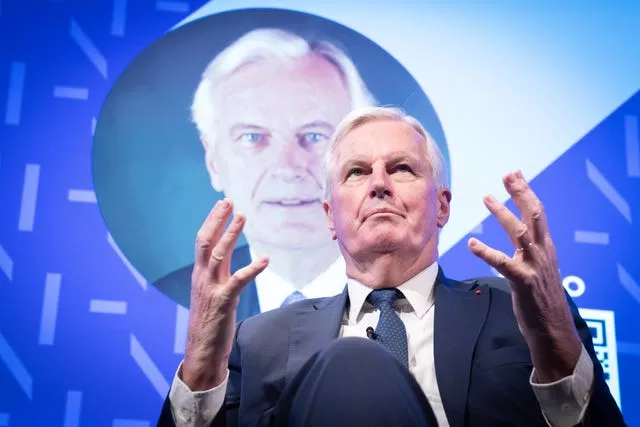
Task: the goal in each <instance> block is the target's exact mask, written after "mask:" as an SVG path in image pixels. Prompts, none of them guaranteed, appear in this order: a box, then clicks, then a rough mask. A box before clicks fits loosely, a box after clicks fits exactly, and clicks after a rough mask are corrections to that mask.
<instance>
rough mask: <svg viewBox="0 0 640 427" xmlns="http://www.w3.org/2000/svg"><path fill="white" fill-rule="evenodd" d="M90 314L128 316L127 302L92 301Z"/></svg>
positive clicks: (90, 302)
mask: <svg viewBox="0 0 640 427" xmlns="http://www.w3.org/2000/svg"><path fill="white" fill-rule="evenodd" d="M89 312H91V313H103V314H127V302H126V301H107V300H102V299H92V300H91V301H89Z"/></svg>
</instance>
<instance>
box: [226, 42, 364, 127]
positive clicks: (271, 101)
mask: <svg viewBox="0 0 640 427" xmlns="http://www.w3.org/2000/svg"><path fill="white" fill-rule="evenodd" d="M213 96H214V102H215V103H216V104H217V105H223V106H224V108H221V109H219V110H218V115H219V116H222V117H224V118H227V119H230V120H233V119H234V118H235V117H242V118H243V119H244V120H252V121H260V120H269V119H272V118H273V117H274V116H278V115H280V116H282V115H285V116H289V117H291V116H292V117H296V118H298V120H299V121H304V120H309V121H312V120H318V115H322V116H323V117H322V118H323V119H325V120H327V121H330V122H335V123H336V124H337V122H338V121H339V120H340V119H341V118H342V117H343V116H344V115H346V113H347V112H348V111H349V107H350V103H351V101H350V97H349V93H348V91H347V88H346V85H345V82H344V79H343V76H342V74H341V73H340V71H339V70H338V69H337V68H336V67H335V66H334V65H333V64H332V63H330V62H329V61H328V60H326V59H324V58H322V57H320V56H318V55H313V54H311V55H306V56H304V57H301V58H296V59H289V58H272V59H262V60H258V61H256V62H253V63H249V64H247V65H244V66H242V67H240V68H239V69H238V70H236V71H234V72H233V73H231V74H230V75H228V76H226V77H224V78H223V79H221V80H219V81H218V82H217V84H216V87H215V88H214V93H213Z"/></svg>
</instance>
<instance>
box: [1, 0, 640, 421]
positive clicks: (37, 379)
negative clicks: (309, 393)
mask: <svg viewBox="0 0 640 427" xmlns="http://www.w3.org/2000/svg"><path fill="white" fill-rule="evenodd" d="M203 3H204V2H202V1H197V0H190V1H188V2H180V1H176V2H162V1H150V0H138V1H132V0H129V1H127V0H112V1H106V0H95V1H91V2H85V1H80V0H78V1H63V0H59V1H54V0H51V1H47V0H38V1H36V0H34V1H18V0H14V1H6V0H5V1H2V2H1V3H0V426H3V425H11V426H66V427H72V426H120V427H123V426H129V427H132V426H139V427H142V426H145V425H152V424H153V423H154V422H155V419H156V417H157V414H158V413H159V409H160V406H161V404H162V400H163V398H164V394H165V393H166V391H167V388H168V384H169V381H170V379H171V377H172V376H173V373H174V371H175V368H176V367H177V365H178V363H179V361H180V360H181V358H182V353H181V352H182V348H183V340H184V334H183V333H182V332H181V331H183V330H184V325H185V323H184V322H185V319H186V312H185V310H184V309H182V308H180V307H178V306H177V305H176V304H175V303H174V302H172V301H170V300H169V299H168V298H167V297H165V296H164V295H162V294H161V293H160V292H158V291H157V290H155V288H153V287H152V286H150V285H148V283H147V282H146V281H145V280H144V279H143V278H141V277H140V276H139V275H137V273H136V272H135V270H132V269H131V268H130V265H129V264H128V262H127V261H126V260H125V259H124V258H123V257H122V256H121V254H120V253H119V250H118V249H117V246H116V245H115V244H114V243H113V240H112V239H111V238H110V235H109V231H108V229H107V227H106V225H105V223H104V221H103V219H102V217H101V215H100V212H99V210H98V207H97V205H96V204H95V199H92V185H93V180H92V175H91V147H92V145H91V144H92V130H93V127H94V125H95V119H96V117H97V116H98V114H99V111H100V107H101V105H102V103H103V102H104V100H105V97H106V96H107V94H108V92H109V90H110V88H111V87H112V86H113V84H114V82H115V80H116V79H117V77H118V76H119V75H120V73H121V72H122V71H123V70H124V68H125V67H126V66H127V64H128V63H129V62H130V61H132V60H133V59H134V58H135V57H136V56H137V55H138V54H139V53H140V52H141V51H142V50H144V49H145V48H146V47H147V46H149V45H150V44H151V43H152V42H154V40H156V39H157V38H158V37H160V36H162V35H163V34H165V33H166V32H167V31H168V30H169V29H170V28H172V27H173V26H174V25H176V24H177V23H178V22H179V21H180V20H182V19H184V18H186V17H187V16H188V14H189V12H192V11H194V10H195V9H197V8H198V7H199V6H201V5H202V4H203ZM494 7H496V8H499V7H502V8H504V9H505V11H504V13H501V14H498V15H495V14H494V15H492V16H493V18H492V19H496V16H498V17H499V18H500V19H504V20H507V21H508V20H510V19H512V18H513V16H514V14H526V13H528V11H527V10H526V9H527V8H523V9H521V10H513V9H507V8H508V6H507V5H506V4H505V5H501V6H500V5H498V4H497V3H495V4H494ZM615 8H616V6H615V5H614V6H611V7H610V8H609V9H607V11H604V12H603V11H598V10H595V9H594V10H593V14H594V16H603V19H607V20H609V19H614V18H615V16H616V15H615V13H613V12H612V11H615V10H616V9H615ZM123 11H124V12H123ZM529 12H530V11H529ZM415 13H417V12H415ZM449 13H456V10H455V8H453V9H452V10H450V11H449ZM465 13H467V14H473V13H477V15H476V16H477V17H478V19H479V20H481V19H483V16H484V15H485V14H484V13H483V11H482V10H478V9H476V10H475V11H474V9H473V8H471V9H470V10H467V11H466V12H465ZM540 13H541V12H540V8H539V7H538V9H536V14H540ZM571 13H572V10H571V9H570V8H564V9H562V10H557V11H555V15H553V16H554V17H556V18H557V20H559V19H560V17H561V16H564V17H566V16H567V15H570V14H571ZM633 13H638V11H637V10H634V9H631V10H625V11H624V13H623V14H624V15H625V16H626V17H627V18H626V19H629V14H633ZM536 14H531V16H537V15H536ZM598 14H600V15H598ZM547 16H548V15H547ZM612 16H613V17H614V18H612ZM594 19H595V18H594ZM569 20H570V19H569ZM596 21H597V19H596ZM490 24H491V22H490V20H489V19H487V25H490ZM593 28H594V30H597V28H598V27H597V26H594V27H593ZM540 34H545V32H544V31H541V32H540ZM638 40H640V34H637V33H636V34H621V35H620V38H619V44H618V48H619V49H620V51H621V52H626V53H625V54H626V55H634V54H636V55H637V50H638V47H637V41H638ZM547 42H549V43H553V40H550V41H547ZM589 48H590V47H589V46H585V47H584V50H585V52H586V53H585V52H580V55H582V56H581V57H584V56H588V55H589ZM634 52H635V53H634ZM391 53H392V54H393V52H391ZM615 53H616V52H613V53H612V55H614V54H615ZM577 54H578V53H576V52H570V53H568V55H577ZM576 63H578V60H576ZM607 70H608V68H607V64H606V63H605V65H603V66H602V67H601V68H600V69H599V72H600V73H606V72H607ZM585 72H586V71H585ZM609 72H611V71H610V70H609ZM579 78H581V76H580V75H576V79H579ZM619 82H620V79H618V78H617V76H611V86H605V87H597V88H596V87H594V91H595V90H598V91H602V92H603V93H604V92H606V91H608V90H614V86H615V85H616V84H617V83H619ZM635 88H636V89H635V90H637V88H638V85H636V86H635ZM470 96H472V94H470ZM435 107H436V110H437V109H438V105H437V104H436V105H435ZM608 113H611V114H610V115H608V116H602V117H600V118H599V120H598V121H595V122H593V125H592V128H593V130H591V131H590V132H588V133H587V134H586V135H585V136H584V137H583V138H581V139H580V140H579V141H575V144H573V145H572V147H571V148H570V149H569V150H568V151H566V152H565V153H564V154H563V155H562V156H560V157H559V158H557V159H556V160H555V161H554V162H552V163H550V164H549V165H548V166H547V167H546V168H545V169H544V170H543V171H542V172H541V173H540V174H539V175H538V176H537V177H536V178H535V179H533V184H532V185H533V187H534V190H536V192H537V193H538V194H539V195H540V197H541V198H542V200H543V202H544V203H545V207H546V209H547V211H548V217H549V221H550V223H551V227H552V233H553V236H554V239H555V241H556V244H557V246H558V255H559V259H560V269H561V273H562V276H563V277H567V276H570V275H575V276H579V277H580V278H581V279H582V280H583V281H584V283H585V289H586V290H585V292H584V293H583V294H582V295H581V296H577V297H576V298H575V301H576V303H577V304H578V306H579V307H581V308H590V309H600V310H612V311H613V312H614V313H615V341H616V342H617V358H618V371H619V381H620V395H621V403H622V408H623V412H624V414H625V417H626V419H627V421H628V423H629V425H632V426H634V425H640V405H638V402H639V401H640V399H639V398H638V395H637V393H638V392H637V388H638V385H640V368H638V366H639V365H640V330H639V328H638V327H637V319H638V315H637V310H638V309H639V308H640V262H639V261H640V244H639V243H638V242H639V241H640V230H639V228H638V227H639V226H638V219H637V217H638V215H640V170H638V168H640V166H638V161H639V160H638V157H639V154H638V145H639V144H640V142H638V131H637V128H638V125H637V123H638V117H640V93H638V92H636V93H635V94H632V96H631V97H630V98H629V99H628V100H626V101H625V102H623V103H621V104H620V105H619V106H618V107H617V108H616V109H614V110H612V111H609V112H608ZM634 123H635V125H634ZM444 128H445V133H446V132H447V125H446V124H445V125H444ZM634 129H635V131H634ZM554 131H557V130H554V129H550V130H549V132H550V133H551V134H552V133H553V132H554ZM634 135H635V136H634ZM514 144H515V143H514ZM496 154H499V153H493V155H496ZM453 173H456V171H455V170H454V171H453ZM482 173H483V170H482V165H481V164H479V165H478V168H477V170H473V171H468V174H469V179H472V177H473V174H482ZM76 190H80V192H77V191H76ZM85 191H86V192H85ZM29 200H31V201H32V202H33V203H32V204H31V205H30V204H29ZM30 206H32V207H33V209H31V208H30ZM453 208H454V209H455V197H454V206H453ZM585 231H586V232H588V233H594V232H595V233H599V234H589V235H588V236H591V239H589V238H587V239H585V238H584V235H585V234H584V232H585ZM469 235H475V236H477V237H480V238H481V239H483V240H484V241H485V242H487V243H489V244H493V245H495V246H496V247H498V248H503V249H504V250H509V249H508V248H509V246H508V242H507V240H506V238H505V236H504V233H503V232H502V231H501V230H500V229H499V227H498V226H497V225H496V223H495V221H494V220H493V219H491V218H488V219H486V220H484V221H483V222H482V223H481V224H479V226H478V227H477V228H476V229H475V230H474V231H473V232H472V233H470V234H469ZM578 236H583V237H578ZM594 236H596V237H595V240H594ZM589 240H591V242H592V243H586V241H589ZM442 265H443V267H444V269H445V271H448V272H455V273H454V275H455V277H458V278H463V277H467V276H475V275H489V274H493V272H492V271H491V270H490V269H488V267H487V266H485V265H483V264H482V263H480V262H479V261H477V260H475V259H474V258H473V257H472V255H470V254H469V252H468V250H467V249H466V239H462V240H461V241H460V242H458V243H457V244H455V245H454V246H453V247H452V248H451V249H449V250H448V251H447V252H446V253H445V254H444V255H443V257H442ZM97 300H101V301H102V300H105V301H112V302H116V304H113V305H111V308H112V309H111V311H112V313H100V312H96V310H93V311H92V310H91V307H92V304H96V301H97ZM92 301H93V302H92ZM98 302H99V301H98ZM97 311H100V310H97ZM107 311H108V310H107ZM116 313H120V314H116ZM609 338H611V337H609Z"/></svg>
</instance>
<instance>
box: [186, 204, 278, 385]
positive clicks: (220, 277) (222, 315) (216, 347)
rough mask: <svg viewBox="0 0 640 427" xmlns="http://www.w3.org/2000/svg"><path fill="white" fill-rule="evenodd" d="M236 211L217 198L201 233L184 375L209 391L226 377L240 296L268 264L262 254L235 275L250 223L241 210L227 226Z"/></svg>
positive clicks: (188, 383) (198, 239)
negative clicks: (239, 249) (237, 256)
mask: <svg viewBox="0 0 640 427" xmlns="http://www.w3.org/2000/svg"><path fill="white" fill-rule="evenodd" d="M232 212H233V204H232V203H231V201H230V200H228V199H225V200H221V201H218V202H217V203H216V205H215V206H214V207H213V209H212V210H211V212H209V215H208V216H207V219H206V220H205V221H204V224H203V225H202V227H201V228H200V230H199V231H198V235H197V238H196V249H195V263H194V267H193V274H192V276H191V309H190V314H189V328H188V331H187V345H186V350H185V357H184V362H183V364H182V375H181V377H182V381H183V382H184V383H185V384H186V385H187V386H188V387H189V388H190V389H191V390H192V391H203V390H209V389H211V388H213V387H216V386H218V385H220V384H221V383H222V382H223V381H224V380H225V378H226V376H227V364H228V361H229V354H230V353H231V347H232V344H233V335H234V333H235V323H236V307H237V306H238V297H239V295H240V292H241V291H242V289H243V288H244V287H245V285H246V284H247V283H249V282H250V281H251V280H252V279H254V278H255V277H256V276H257V275H258V274H259V273H260V272H262V271H263V270H264V269H265V268H266V267H267V265H268V263H269V260H268V258H267V257H260V258H258V259H256V260H255V261H253V262H252V263H251V264H249V265H248V266H245V267H243V268H241V269H240V270H238V271H236V272H235V273H234V274H233V275H232V274H231V271H230V269H231V255H232V253H233V250H234V248H235V246H236V242H237V241H238V237H239V236H240V233H242V228H243V226H244V223H245V217H244V216H243V215H242V214H237V215H235V216H234V218H233V220H232V221H231V224H230V225H229V228H227V230H226V231H225V229H224V228H225V224H226V222H227V221H228V220H229V218H230V217H231V214H232Z"/></svg>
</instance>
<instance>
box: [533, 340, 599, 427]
mask: <svg viewBox="0 0 640 427" xmlns="http://www.w3.org/2000/svg"><path fill="white" fill-rule="evenodd" d="M535 374H536V370H535V368H534V369H533V372H531V377H530V378H529V382H530V384H531V387H533V392H534V393H535V395H536V398H537V399H538V403H539V404H540V408H541V409H542V414H543V415H544V418H545V420H546V421H547V424H548V425H549V426H550V427H573V426H575V425H576V424H579V423H580V421H582V417H583V416H584V413H585V411H586V409H587V406H589V400H590V399H591V392H592V389H593V361H592V360H591V357H589V353H588V352H587V349H586V348H585V347H584V345H583V346H582V352H581V353H580V357H579V358H578V363H576V366H575V367H574V368H573V373H572V374H571V375H570V376H568V377H564V378H562V379H559V380H558V381H554V382H552V383H548V384H538V383H536V382H535V379H536V375H535Z"/></svg>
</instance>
